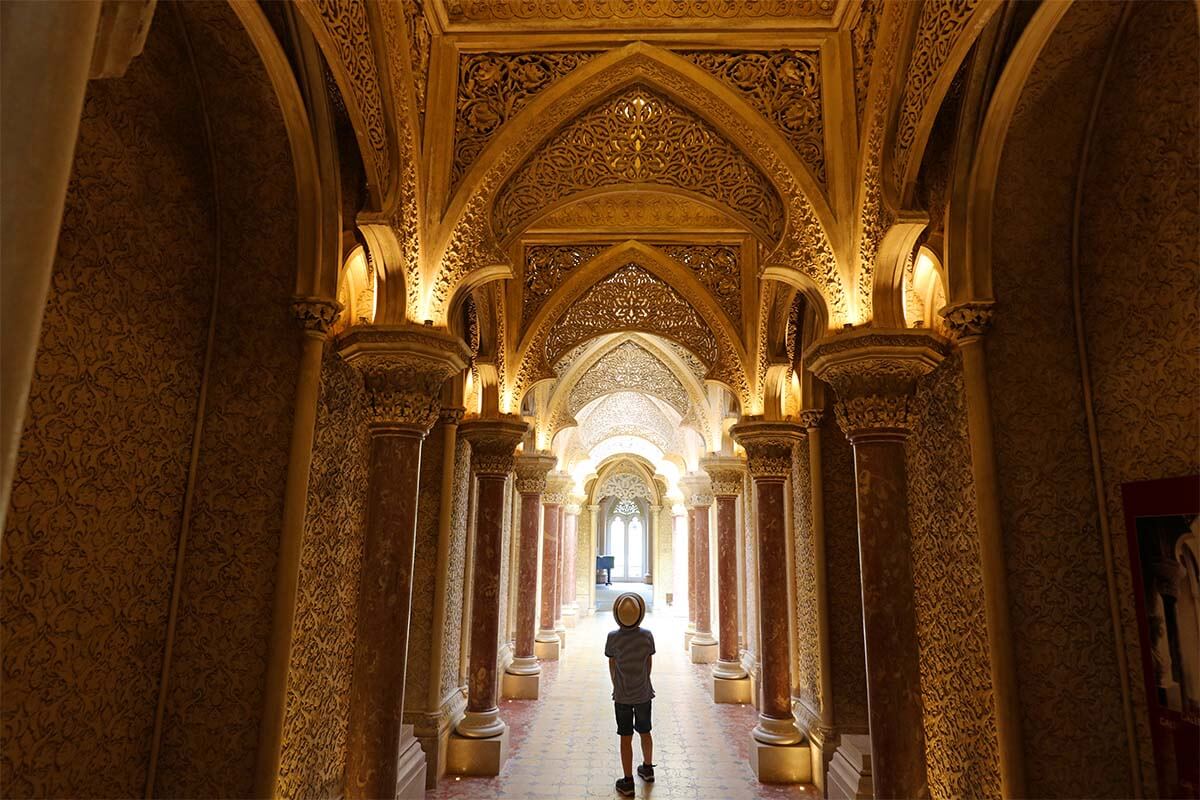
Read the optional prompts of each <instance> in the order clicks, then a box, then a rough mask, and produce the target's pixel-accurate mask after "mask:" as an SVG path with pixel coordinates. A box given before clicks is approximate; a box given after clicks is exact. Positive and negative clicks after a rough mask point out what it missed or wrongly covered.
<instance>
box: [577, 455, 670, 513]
mask: <svg viewBox="0 0 1200 800" xmlns="http://www.w3.org/2000/svg"><path fill="white" fill-rule="evenodd" d="M622 474H625V475H636V476H637V477H638V479H639V480H641V481H642V482H643V483H644V484H645V486H646V488H647V489H648V490H649V491H650V493H651V497H652V502H653V503H654V505H661V504H662V492H661V491H660V488H659V484H658V482H657V481H656V480H655V479H654V474H655V470H654V467H653V465H651V464H650V463H649V462H647V461H646V460H645V459H644V458H642V457H641V456H638V455H634V454H632V453H621V454H618V455H614V456H610V457H609V458H606V459H605V460H604V461H603V462H602V463H601V464H600V466H599V467H598V468H597V470H596V478H595V480H594V481H592V483H591V485H590V486H589V487H588V502H589V503H598V502H600V500H601V499H603V498H602V497H600V495H599V492H600V491H602V489H603V487H604V483H605V481H607V480H608V479H609V478H611V477H612V476H614V475H622Z"/></svg>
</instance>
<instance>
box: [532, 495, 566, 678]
mask: <svg viewBox="0 0 1200 800" xmlns="http://www.w3.org/2000/svg"><path fill="white" fill-rule="evenodd" d="M547 486H549V483H548V482H547ZM562 502H563V497H562V496H561V495H560V494H558V493H556V492H547V493H546V494H544V495H543V496H542V602H541V613H540V615H539V616H540V619H539V622H538V632H537V636H536V637H535V639H534V650H535V651H536V653H537V657H538V659H540V660H542V661H557V660H558V651H559V648H560V646H561V640H560V639H559V638H558V632H557V631H555V630H554V586H555V584H556V583H557V581H556V576H557V575H558V539H559V536H558V507H559V505H561V504H562Z"/></svg>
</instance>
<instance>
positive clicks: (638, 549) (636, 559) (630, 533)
mask: <svg viewBox="0 0 1200 800" xmlns="http://www.w3.org/2000/svg"><path fill="white" fill-rule="evenodd" d="M627 539H628V548H629V550H628V552H629V569H628V570H627V574H628V575H629V577H630V578H640V577H641V576H643V575H645V574H646V565H645V563H644V562H643V559H642V556H643V554H644V553H645V549H646V542H645V537H644V536H643V535H642V521H641V519H639V518H638V517H634V518H633V519H631V520H629V527H628V529H627Z"/></svg>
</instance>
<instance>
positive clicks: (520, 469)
mask: <svg viewBox="0 0 1200 800" xmlns="http://www.w3.org/2000/svg"><path fill="white" fill-rule="evenodd" d="M557 463H558V459H557V458H555V457H554V456H552V455H550V454H549V453H528V454H526V453H522V454H521V455H519V456H517V457H516V461H515V463H514V468H515V469H516V471H517V491H518V492H520V493H521V494H542V493H543V492H545V491H546V474H547V473H548V472H550V470H552V469H554V466H555V464H557Z"/></svg>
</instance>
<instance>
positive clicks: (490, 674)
mask: <svg viewBox="0 0 1200 800" xmlns="http://www.w3.org/2000/svg"><path fill="white" fill-rule="evenodd" d="M504 486H505V476H504V475H495V474H483V475H480V476H479V511H478V512H477V514H476V517H475V565H474V572H473V573H472V582H471V658H470V667H469V669H468V672H467V675H468V677H467V692H468V694H467V711H469V712H473V713H476V714H487V713H489V712H497V713H498V706H497V703H496V697H497V692H496V683H497V674H496V666H497V664H496V659H497V649H498V642H499V633H500V552H501V545H502V537H503V531H504Z"/></svg>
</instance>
